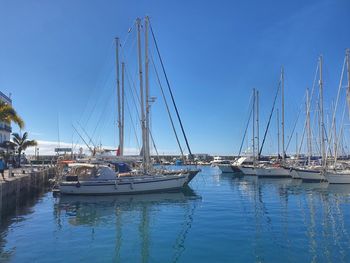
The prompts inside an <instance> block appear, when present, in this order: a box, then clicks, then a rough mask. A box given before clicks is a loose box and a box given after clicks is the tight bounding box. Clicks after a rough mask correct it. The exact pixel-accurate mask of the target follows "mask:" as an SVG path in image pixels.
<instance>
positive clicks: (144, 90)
mask: <svg viewBox="0 0 350 263" xmlns="http://www.w3.org/2000/svg"><path fill="white" fill-rule="evenodd" d="M136 26H137V40H138V41H137V42H138V67H139V80H140V113H141V114H140V116H141V120H140V121H141V129H142V145H143V147H142V148H143V150H142V151H141V155H142V164H141V166H140V167H139V168H137V169H135V170H133V171H132V172H131V173H128V174H127V175H124V174H122V173H119V172H117V173H115V171H114V169H113V168H112V167H111V166H110V165H106V164H86V163H77V164H70V165H69V169H68V170H69V172H68V173H67V174H66V175H64V176H63V180H62V181H61V182H60V183H59V189H60V193H61V194H75V195H81V194H85V195H91V194H92V195H105V194H136V193H137V194H139V193H149V192H161V191H169V190H179V189H181V188H183V187H184V186H186V185H187V184H188V183H189V182H190V181H191V180H192V179H193V178H194V177H195V176H196V174H197V173H198V172H199V170H192V171H190V170H180V171H167V170H162V169H155V168H154V167H153V165H152V164H151V158H150V156H151V155H150V144H149V141H150V129H149V127H150V125H149V121H150V118H149V102H150V98H149V83H148V63H149V58H148V52H149V51H148V30H149V27H150V23H149V18H148V17H146V18H145V23H144V29H145V83H144V81H143V73H142V72H143V65H142V52H141V19H140V18H138V19H137V20H136ZM118 45H119V44H118V42H117V47H118ZM117 54H118V53H117ZM117 57H118V55H117ZM117 70H118V66H117ZM117 76H118V74H117ZM144 84H145V87H144ZM117 85H119V81H117ZM119 120H121V117H120V115H119ZM119 127H123V125H120V123H119ZM119 136H120V146H119V148H121V151H122V150H123V143H121V142H122V141H123V139H122V136H123V131H120V132H119ZM186 142H187V141H186Z"/></svg>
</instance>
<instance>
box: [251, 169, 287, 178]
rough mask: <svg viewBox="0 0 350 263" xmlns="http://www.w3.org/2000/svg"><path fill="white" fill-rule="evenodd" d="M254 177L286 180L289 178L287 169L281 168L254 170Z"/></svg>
mask: <svg viewBox="0 0 350 263" xmlns="http://www.w3.org/2000/svg"><path fill="white" fill-rule="evenodd" d="M256 175H257V176H258V177H265V178H288V177H291V175H290V173H289V169H285V168H283V167H263V168H256Z"/></svg>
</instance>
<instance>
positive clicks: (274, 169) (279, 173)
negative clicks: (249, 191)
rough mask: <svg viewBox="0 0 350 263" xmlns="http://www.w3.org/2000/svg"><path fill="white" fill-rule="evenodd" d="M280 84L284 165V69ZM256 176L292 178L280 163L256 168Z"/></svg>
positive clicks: (283, 158)
mask: <svg viewBox="0 0 350 263" xmlns="http://www.w3.org/2000/svg"><path fill="white" fill-rule="evenodd" d="M280 84H281V90H282V162H283V163H284V162H285V156H286V154H285V147H284V69H283V67H282V69H281V78H280ZM277 94H278V90H277ZM277 94H276V95H277ZM277 118H278V113H277ZM277 125H278V127H279V121H277ZM267 129H268V128H267ZM265 134H266V133H265ZM278 145H279V136H278ZM278 148H279V147H278ZM278 162H279V154H278ZM256 175H257V176H258V177H269V178H287V177H291V175H290V172H289V169H285V168H284V167H283V166H282V165H281V164H280V163H276V164H274V165H271V164H267V165H264V166H260V167H258V168H256Z"/></svg>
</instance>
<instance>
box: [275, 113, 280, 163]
mask: <svg viewBox="0 0 350 263" xmlns="http://www.w3.org/2000/svg"><path fill="white" fill-rule="evenodd" d="M276 114H277V158H278V160H279V157H280V113H279V110H278V109H276Z"/></svg>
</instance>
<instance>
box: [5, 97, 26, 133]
mask: <svg viewBox="0 0 350 263" xmlns="http://www.w3.org/2000/svg"><path fill="white" fill-rule="evenodd" d="M0 121H3V122H7V123H9V122H11V121H13V122H14V123H16V124H17V125H18V127H19V128H20V129H22V128H23V127H24V121H23V120H22V118H21V117H20V116H19V115H18V114H17V112H16V110H15V109H14V108H12V106H11V105H10V104H7V103H5V102H3V101H0Z"/></svg>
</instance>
